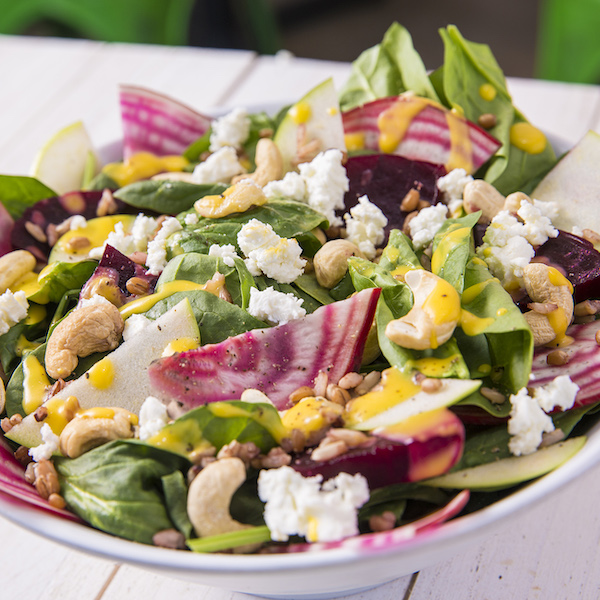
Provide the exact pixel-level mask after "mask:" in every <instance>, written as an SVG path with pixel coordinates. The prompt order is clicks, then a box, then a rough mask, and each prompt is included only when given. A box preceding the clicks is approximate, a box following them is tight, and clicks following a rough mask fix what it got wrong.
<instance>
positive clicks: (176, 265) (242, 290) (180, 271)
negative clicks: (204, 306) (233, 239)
mask: <svg viewBox="0 0 600 600" xmlns="http://www.w3.org/2000/svg"><path fill="white" fill-rule="evenodd" d="M217 272H219V273H221V274H222V275H224V276H225V287H226V288H227V291H228V292H229V293H230V294H231V299H232V301H233V303H234V304H237V305H238V306H240V307H241V308H243V309H246V308H248V303H249V301H250V288H251V287H255V284H254V278H253V277H252V275H250V271H248V268H247V267H246V264H245V263H244V261H243V260H242V259H234V266H233V267H229V266H227V265H226V264H225V263H224V262H223V259H222V258H218V257H216V256H208V255H207V254H199V253H198V252H187V253H186V254H180V255H179V256H176V257H175V258H173V259H171V260H170V261H169V262H168V263H167V266H166V267H165V268H164V270H163V272H162V273H161V275H160V277H159V279H158V281H157V287H158V286H160V285H162V284H164V283H167V282H170V281H176V280H182V279H183V280H187V281H193V282H195V283H199V284H204V283H206V282H207V281H209V280H210V279H212V278H213V277H214V275H215V273H217Z"/></svg>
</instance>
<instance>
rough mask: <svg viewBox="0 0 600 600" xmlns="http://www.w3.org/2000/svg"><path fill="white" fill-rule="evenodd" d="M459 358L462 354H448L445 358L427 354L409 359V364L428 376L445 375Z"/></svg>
mask: <svg viewBox="0 0 600 600" xmlns="http://www.w3.org/2000/svg"><path fill="white" fill-rule="evenodd" d="M458 360H460V356H457V355H453V356H447V357H445V358H436V357H435V356H426V357H424V358H418V359H416V360H411V361H409V362H408V363H407V366H408V367H410V368H413V369H416V370H417V371H419V373H422V374H423V375H425V376H426V377H443V376H444V375H445V374H446V373H448V372H449V371H450V369H451V368H452V366H453V365H454V363H456V362H457V361H458Z"/></svg>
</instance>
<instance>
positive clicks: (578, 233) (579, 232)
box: [571, 225, 583, 237]
mask: <svg viewBox="0 0 600 600" xmlns="http://www.w3.org/2000/svg"><path fill="white" fill-rule="evenodd" d="M571 233H572V234H573V235H576V236H578V237H583V229H581V227H578V226H577V225H573V227H572V229H571Z"/></svg>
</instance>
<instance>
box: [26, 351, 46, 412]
mask: <svg viewBox="0 0 600 600" xmlns="http://www.w3.org/2000/svg"><path fill="white" fill-rule="evenodd" d="M49 385H50V380H49V379H48V376H47V375H46V370H45V369H44V367H43V366H42V364H41V363H40V361H39V360H38V359H37V358H36V357H35V356H33V355H32V354H28V355H27V356H26V357H25V359H24V360H23V410H24V411H25V412H26V413H27V414H30V413H32V412H34V411H35V410H36V409H37V408H39V407H40V406H41V405H42V403H43V401H44V395H45V393H46V388H47V387H48V386H49Z"/></svg>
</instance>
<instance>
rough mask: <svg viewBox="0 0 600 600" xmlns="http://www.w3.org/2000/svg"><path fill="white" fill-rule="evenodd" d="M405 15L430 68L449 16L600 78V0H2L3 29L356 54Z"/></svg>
mask: <svg viewBox="0 0 600 600" xmlns="http://www.w3.org/2000/svg"><path fill="white" fill-rule="evenodd" d="M393 21H399V22H400V23H401V24H403V25H404V26H405V27H407V28H408V30H409V31H410V32H411V34H412V36H413V39H414V43H415V46H416V48H417V50H418V51H419V52H420V54H421V56H422V57H423V59H424V61H425V64H426V66H427V67H428V68H431V69H433V68H435V67H437V66H438V65H439V64H440V63H441V61H442V44H441V41H440V39H439V37H438V35H437V29H438V28H439V27H442V26H445V25H447V24H449V23H453V24H455V25H457V26H458V27H459V29H460V30H461V32H462V33H463V35H464V36H465V37H467V38H468V39H471V40H473V41H478V42H485V43H487V44H489V45H490V46H491V48H492V50H493V52H494V53H495V55H496V57H497V58H498V61H499V62H500V64H501V66H502V67H503V69H504V71H505V73H506V74H507V75H511V76H517V77H518V76H520V77H532V76H537V77H542V78H546V79H557V80H563V81H579V82H585V83H597V82H600V43H599V42H598V41H597V40H598V31H599V30H600V0H502V1H501V2H488V1H482V0H419V1H418V2H414V0H413V1H411V2H407V1H403V0H368V1H365V0H0V33H10V34H31V35H54V36H65V37H83V38H90V39H97V40H106V41H121V42H141V43H155V44H183V45H192V46H204V47H216V48H243V49H250V50H255V51H257V52H260V53H263V54H273V53H275V52H276V51H278V50H280V49H286V50H289V51H290V52H292V53H293V54H295V55H296V56H300V57H306V58H319V59H326V60H337V61H350V60H353V59H354V58H356V56H357V55H358V54H359V53H360V51H361V50H363V49H365V48H367V47H369V46H372V45H373V44H376V43H377V42H378V41H380V40H381V38H382V36H383V33H384V32H385V30H386V29H387V27H388V26H389V25H390V24H391V23H392V22H393Z"/></svg>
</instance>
